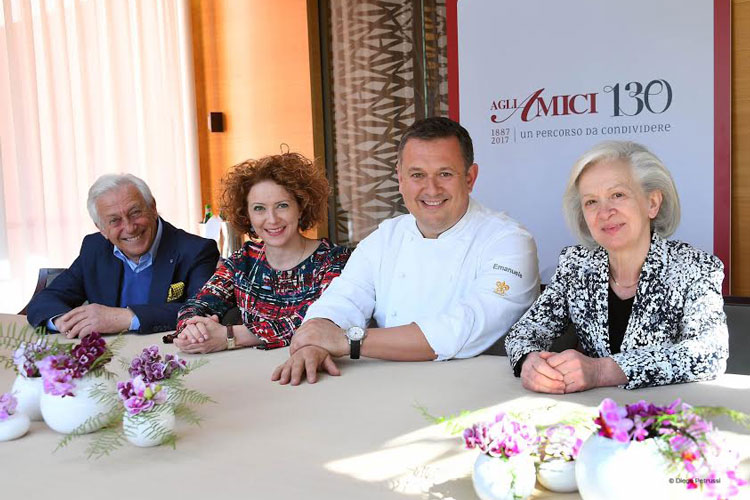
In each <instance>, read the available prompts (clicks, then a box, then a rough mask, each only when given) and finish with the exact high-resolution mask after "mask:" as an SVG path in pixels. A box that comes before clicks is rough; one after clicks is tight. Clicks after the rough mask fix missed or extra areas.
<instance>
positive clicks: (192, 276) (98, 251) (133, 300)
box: [27, 174, 219, 338]
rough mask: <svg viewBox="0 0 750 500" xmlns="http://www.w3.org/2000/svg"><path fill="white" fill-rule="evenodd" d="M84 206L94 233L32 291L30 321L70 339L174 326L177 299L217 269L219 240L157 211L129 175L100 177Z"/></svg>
mask: <svg viewBox="0 0 750 500" xmlns="http://www.w3.org/2000/svg"><path fill="white" fill-rule="evenodd" d="M87 205H88V211H89V214H90V215H91V218H92V219H93V220H94V223H95V224H96V227H97V228H98V229H99V233H94V234H89V235H88V236H86V237H85V238H84V239H83V244H82V245H81V253H80V255H79V256H78V258H76V260H75V261H74V262H73V264H72V265H71V266H70V268H69V269H67V270H66V271H65V272H63V273H62V274H61V275H60V276H58V277H57V279H55V280H54V281H53V282H52V283H51V284H50V285H49V286H48V287H47V288H45V289H44V290H42V291H41V292H40V293H38V294H37V295H36V296H34V298H33V299H32V300H31V302H30V303H29V306H28V308H27V317H28V320H29V323H30V324H31V325H33V326H43V325H44V326H47V328H48V329H50V330H52V331H59V332H62V333H63V334H64V335H65V336H66V337H68V338H74V337H84V336H86V335H88V334H89V333H91V332H99V333H118V332H123V331H127V330H132V331H136V332H138V333H154V332H160V331H166V330H174V328H175V324H176V320H177V311H178V310H179V308H180V306H181V305H182V303H183V302H184V301H185V300H186V299H187V298H189V297H190V296H192V295H194V294H195V292H197V291H198V290H199V289H200V288H201V286H203V284H204V283H205V282H206V281H207V280H208V278H210V277H211V275H212V274H213V272H214V270H215V268H216V262H217V261H218V259H219V251H218V249H217V247H216V242H214V241H213V240H208V239H205V238H201V237H199V236H195V235H193V234H189V233H187V232H185V231H183V230H182V229H177V228H175V227H174V226H172V225H171V224H170V223H168V222H167V221H165V220H164V219H162V218H161V217H159V215H158V213H157V212H156V201H155V200H154V197H153V195H152V194H151V190H150V189H149V187H148V186H147V185H146V183H145V182H143V180H141V179H139V178H138V177H136V176H134V175H131V174H124V175H116V174H107V175H103V176H101V177H99V179H97V180H96V182H95V183H94V184H93V185H92V186H91V189H89V195H88V202H87ZM85 302H88V304H85V305H84V303H85Z"/></svg>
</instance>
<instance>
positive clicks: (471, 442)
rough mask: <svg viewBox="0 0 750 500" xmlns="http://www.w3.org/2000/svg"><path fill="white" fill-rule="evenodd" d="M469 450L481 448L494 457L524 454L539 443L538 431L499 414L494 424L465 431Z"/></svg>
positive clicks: (484, 423) (479, 424)
mask: <svg viewBox="0 0 750 500" xmlns="http://www.w3.org/2000/svg"><path fill="white" fill-rule="evenodd" d="M463 438H464V443H465V445H466V447H467V448H479V449H480V450H481V451H482V452H483V453H487V454H489V455H491V456H494V457H511V456H514V455H518V454H520V453H524V452H526V451H527V450H529V449H530V448H531V447H532V446H534V445H535V444H536V442H537V435H536V431H535V430H534V428H533V427H530V426H528V425H526V424H524V423H522V422H518V421H516V420H513V419H511V418H510V417H508V416H507V415H506V414H505V413H499V414H498V415H497V416H496V417H495V421H494V422H492V423H486V422H479V423H477V424H474V425H473V426H471V427H469V428H467V429H466V430H464V434H463Z"/></svg>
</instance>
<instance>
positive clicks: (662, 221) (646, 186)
mask: <svg viewBox="0 0 750 500" xmlns="http://www.w3.org/2000/svg"><path fill="white" fill-rule="evenodd" d="M612 160H623V161H625V162H626V163H627V164H629V165H630V169H631V172H632V174H633V178H634V179H635V180H636V181H637V182H638V184H639V185H640V186H641V189H643V192H644V193H646V194H647V195H648V194H650V193H652V192H654V191H661V194H662V202H661V207H660V208H659V213H658V214H657V215H656V217H655V218H654V219H653V220H652V221H651V229H652V231H655V232H656V233H657V234H658V235H659V236H662V237H664V238H668V237H669V236H671V235H672V234H673V233H674V232H675V230H676V229H677V226H678V225H679V224H680V197H679V195H678V194H677V188H676V186H675V184H674V179H673V178H672V174H670V173H669V170H667V167H665V166H664V163H662V161H661V160H660V159H659V158H657V157H656V155H655V154H653V153H652V152H651V151H649V150H648V149H646V147H645V146H642V145H641V144H638V143H635V142H630V141H606V142H602V143H600V144H597V145H596V146H594V147H593V148H591V149H590V150H588V151H587V152H586V153H584V154H583V156H581V157H580V158H579V159H578V161H576V162H575V164H574V165H573V168H572V169H571V171H570V177H569V178H568V186H567V188H566V189H565V194H564V195H563V215H564V216H565V221H566V222H567V223H568V226H570V229H571V231H572V232H573V234H574V236H575V237H576V238H577V239H578V240H579V241H580V242H581V243H583V244H584V245H586V246H587V247H589V248H594V247H596V246H597V243H596V241H594V238H593V237H592V236H591V232H590V231H589V228H588V226H587V225H586V220H585V219H584V217H583V209H582V207H581V197H580V194H579V192H578V180H579V179H580V178H581V174H583V172H584V170H586V168H587V167H590V166H591V165H594V164H596V163H599V162H601V161H612Z"/></svg>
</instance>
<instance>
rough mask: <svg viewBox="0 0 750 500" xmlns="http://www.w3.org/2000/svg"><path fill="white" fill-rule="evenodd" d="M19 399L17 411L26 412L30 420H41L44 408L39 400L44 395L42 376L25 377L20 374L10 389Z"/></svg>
mask: <svg viewBox="0 0 750 500" xmlns="http://www.w3.org/2000/svg"><path fill="white" fill-rule="evenodd" d="M10 392H12V393H13V396H15V398H16V400H17V401H18V406H17V407H16V411H17V412H18V413H24V414H26V415H27V416H28V417H29V419H30V420H41V419H42V410H41V409H40V408H39V400H40V399H41V397H42V392H44V391H43V390H42V377H25V376H23V375H20V374H19V375H18V376H17V377H16V380H15V381H14V382H13V388H12V389H11V390H10Z"/></svg>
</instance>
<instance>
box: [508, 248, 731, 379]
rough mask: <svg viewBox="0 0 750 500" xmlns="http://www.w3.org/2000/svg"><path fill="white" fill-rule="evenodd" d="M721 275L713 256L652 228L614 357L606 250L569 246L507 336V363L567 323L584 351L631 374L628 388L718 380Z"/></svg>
mask: <svg viewBox="0 0 750 500" xmlns="http://www.w3.org/2000/svg"><path fill="white" fill-rule="evenodd" d="M723 279H724V266H723V265H722V263H721V261H720V260H719V259H718V258H716V257H714V256H712V255H709V254H707V253H705V252H703V251H701V250H698V249H696V248H693V247H692V246H690V245H688V244H687V243H683V242H680V241H667V240H665V239H663V238H661V237H660V236H658V235H657V234H654V235H653V236H652V238H651V247H650V249H649V252H648V255H647V256H646V262H645V263H644V264H643V268H642V269H641V275H640V278H639V281H638V289H637V291H636V295H635V300H634V301H633V310H632V313H631V315H630V319H629V321H628V326H627V329H626V331H625V337H624V339H623V341H622V347H621V352H620V353H619V354H614V355H613V354H612V353H611V352H610V348H609V324H608V311H607V309H608V303H607V297H608V290H609V258H608V254H607V251H606V250H604V249H603V248H602V247H597V248H596V249H594V250H590V249H587V248H585V247H583V246H573V247H567V248H565V249H564V250H563V251H562V253H561V255H560V263H559V264H558V266H557V270H556V271H555V275H554V276H553V277H552V280H551V281H550V284H549V286H548V287H547V288H546V289H545V290H544V292H543V293H542V294H541V295H540V296H539V298H538V299H537V301H536V302H535V303H534V305H532V306H531V308H530V309H529V310H528V311H527V312H526V313H525V314H524V315H523V316H522V317H521V319H520V320H518V323H516V324H515V325H514V326H513V327H512V328H511V330H510V332H509V333H508V335H507V337H506V339H505V348H506V350H507V352H508V357H509V359H510V363H511V366H512V367H515V366H516V363H518V361H519V360H520V359H521V357H522V356H523V355H524V354H527V353H529V352H533V351H544V350H548V349H549V348H550V346H551V345H552V342H553V340H554V339H556V338H557V337H559V336H560V335H562V334H563V332H564V331H565V329H566V328H567V326H568V324H569V323H570V322H572V323H573V325H574V327H575V330H576V334H577V335H578V339H579V341H580V344H581V346H582V348H583V351H584V353H585V354H586V355H588V356H591V357H595V358H601V357H605V356H611V357H612V359H614V360H615V362H616V363H617V364H618V365H619V366H620V368H621V369H622V371H623V372H625V375H627V377H628V383H627V384H626V385H625V386H624V387H625V388H626V389H636V388H639V387H648V386H656V385H665V384H676V383H680V382H693V381H697V380H706V379H712V378H715V377H716V376H717V375H719V374H721V373H723V372H724V371H725V370H726V359H727V357H728V347H727V346H728V333H727V324H726V316H725V315H724V308H723V305H724V301H723V299H722V295H721V283H722V280H723Z"/></svg>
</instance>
